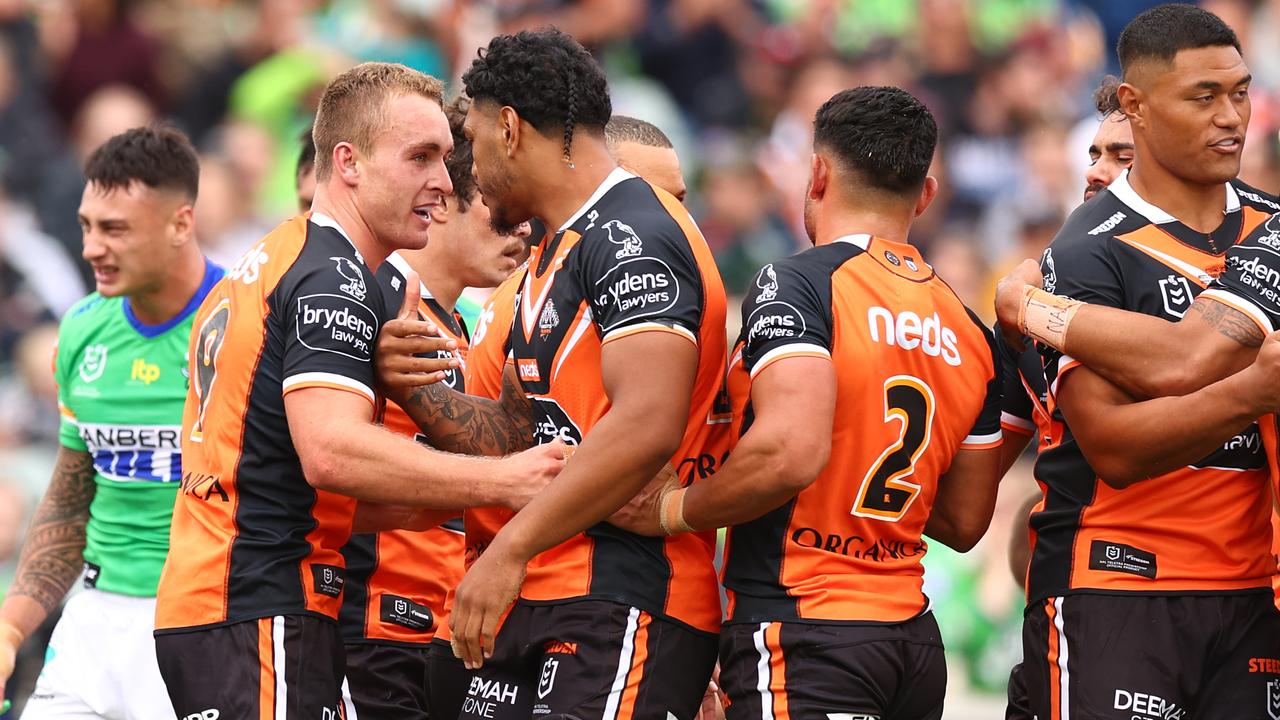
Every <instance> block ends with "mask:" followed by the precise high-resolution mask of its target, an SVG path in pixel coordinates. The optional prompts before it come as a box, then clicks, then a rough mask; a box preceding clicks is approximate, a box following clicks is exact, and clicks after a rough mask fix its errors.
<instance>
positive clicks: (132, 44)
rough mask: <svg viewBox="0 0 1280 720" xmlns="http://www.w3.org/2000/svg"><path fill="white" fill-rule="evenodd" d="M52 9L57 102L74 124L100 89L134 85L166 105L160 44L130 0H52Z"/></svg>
mask: <svg viewBox="0 0 1280 720" xmlns="http://www.w3.org/2000/svg"><path fill="white" fill-rule="evenodd" d="M46 1H47V2H48V3H49V4H50V6H51V9H50V12H57V13H58V15H57V16H55V17H53V18H49V19H48V23H49V24H48V25H46V28H47V32H46V44H45V51H46V52H47V53H48V55H49V57H50V59H51V60H52V66H53V68H54V72H53V88H52V93H51V95H52V97H53V107H54V109H55V110H56V111H57V113H58V115H59V117H61V118H62V120H63V122H66V123H69V122H70V121H71V119H72V118H74V117H75V116H76V115H77V114H78V113H79V112H80V107H81V105H83V104H84V102H85V101H86V100H88V98H89V97H90V96H91V95H93V93H94V91H96V90H98V89H100V88H103V87H106V86H108V85H116V84H121V85H128V86H130V87H133V88H135V89H137V90H138V91H140V92H141V93H143V94H144V95H145V96H146V97H147V98H148V99H149V100H150V101H151V104H152V105H154V106H156V107H159V108H164V107H165V106H166V99H167V94H166V93H165V91H164V88H163V87H161V83H160V77H159V75H158V62H159V59H160V43H159V41H158V40H157V39H156V38H153V37H152V36H151V35H149V34H147V33H146V32H144V31H143V30H142V29H140V28H139V27H138V26H137V25H136V24H135V23H134V20H133V17H132V16H131V14H130V10H131V9H132V6H133V2H131V1H130V0H74V2H70V1H69V0H46Z"/></svg>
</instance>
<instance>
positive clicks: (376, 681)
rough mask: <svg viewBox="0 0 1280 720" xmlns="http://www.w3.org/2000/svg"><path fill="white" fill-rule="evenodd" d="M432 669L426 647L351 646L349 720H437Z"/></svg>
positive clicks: (345, 703) (345, 699)
mask: <svg viewBox="0 0 1280 720" xmlns="http://www.w3.org/2000/svg"><path fill="white" fill-rule="evenodd" d="M428 667H429V663H428V660H427V646H425V645H423V646H419V647H411V646H407V645H389V644H388V645H382V644H376V643H347V682H346V686H345V687H344V688H343V690H344V692H343V698H342V699H343V707H344V708H345V710H346V718H347V720H376V719H377V718H398V719H399V718H403V719H404V720H436V718H435V716H433V715H431V713H430V711H429V705H428V697H427V682H428V678H427V670H428ZM455 717H456V716H455ZM450 720H453V719H452V718H451V719H450Z"/></svg>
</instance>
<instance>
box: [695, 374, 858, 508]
mask: <svg viewBox="0 0 1280 720" xmlns="http://www.w3.org/2000/svg"><path fill="white" fill-rule="evenodd" d="M751 405H752V409H753V410H754V411H755V419H754V420H753V421H752V423H751V427H750V429H748V430H747V432H746V434H744V435H743V436H742V439H741V440H740V441H739V442H738V444H737V446H735V448H734V450H733V452H732V453H731V454H730V455H729V459H728V460H726V461H725V464H724V466H723V467H722V468H721V469H720V470H719V471H718V472H717V473H716V474H715V475H712V476H711V477H709V478H706V479H704V480H700V481H698V482H696V483H694V484H693V485H691V486H689V489H688V490H686V491H685V493H684V519H685V522H687V523H688V524H689V525H690V526H692V527H694V528H696V529H710V528H720V527H728V526H731V525H739V524H741V523H744V522H747V521H750V520H754V519H756V518H758V517H760V516H761V515H764V514H765V513H767V512H769V511H770V510H773V509H774V508H777V507H779V506H780V505H782V504H783V503H785V502H786V501H787V500H790V499H791V498H793V497H795V496H796V495H797V494H799V493H800V491H801V490H804V489H805V488H807V487H809V485H811V484H813V481H814V480H815V479H817V477H818V474H819V473H820V472H822V468H824V467H826V464H827V460H828V458H829V457H830V455H831V427H832V424H833V422H834V419H835V410H836V375H835V368H834V366H833V365H832V364H831V361H830V360H828V359H826V358H816V357H789V358H783V359H781V360H778V361H777V362H774V363H772V364H770V365H768V366H766V367H765V368H764V369H763V370H761V371H760V373H759V374H758V375H757V376H756V377H755V379H754V380H752V382H751Z"/></svg>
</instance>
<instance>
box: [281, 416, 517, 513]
mask: <svg viewBox="0 0 1280 720" xmlns="http://www.w3.org/2000/svg"><path fill="white" fill-rule="evenodd" d="M317 445H319V446H321V447H323V448H324V450H323V451H321V452H317V453H316V455H315V457H307V458H304V463H303V468H304V471H305V472H306V473H307V479H308V481H310V482H311V483H312V485H315V486H316V487H319V488H321V489H324V490H328V491H331V492H336V493H340V494H342V495H347V496H350V497H353V498H356V499H357V500H363V501H368V502H373V503H382V504H386V505H405V506H410V507H419V508H424V507H425V508H435V509H440V510H460V509H462V508H467V507H481V506H503V507H505V506H506V505H507V503H508V501H509V500H510V498H511V495H512V492H511V490H512V486H511V479H510V478H509V477H508V476H509V473H508V472H507V471H506V468H505V467H504V463H503V461H501V460H498V459H496V458H484V457H469V456H464V455H455V454H451V453H446V452H438V451H435V450H432V449H430V448H427V447H424V446H423V445H421V444H420V443H416V442H414V441H412V440H410V439H409V438H406V437H401V436H399V435H396V434H394V433H392V432H390V431H388V430H386V429H384V428H381V427H378V426H376V425H372V424H368V423H362V424H358V425H355V426H352V425H345V426H340V427H335V429H334V430H333V431H331V432H329V433H327V434H326V435H325V436H324V437H322V438H320V439H318V442H317Z"/></svg>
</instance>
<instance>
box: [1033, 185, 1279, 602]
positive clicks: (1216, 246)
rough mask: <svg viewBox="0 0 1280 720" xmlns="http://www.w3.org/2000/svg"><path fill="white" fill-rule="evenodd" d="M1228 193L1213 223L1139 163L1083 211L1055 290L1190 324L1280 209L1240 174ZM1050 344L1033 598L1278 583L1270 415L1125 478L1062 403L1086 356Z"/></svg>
mask: <svg viewBox="0 0 1280 720" xmlns="http://www.w3.org/2000/svg"><path fill="white" fill-rule="evenodd" d="M1224 190H1225V195H1226V201H1225V206H1224V216H1223V221H1222V224H1221V226H1220V227H1218V228H1217V229H1216V230H1214V231H1213V232H1212V233H1209V234H1205V233H1201V232H1197V231H1195V230H1192V229H1191V228H1189V227H1187V226H1186V225H1184V224H1182V223H1181V222H1179V221H1178V220H1176V219H1175V218H1173V217H1172V216H1170V215H1169V214H1168V213H1166V212H1165V211H1163V210H1161V209H1160V208H1158V207H1156V206H1154V205H1152V204H1150V203H1148V202H1147V201H1145V200H1144V199H1143V198H1142V197H1140V196H1139V195H1138V193H1137V192H1136V191H1135V190H1134V189H1133V187H1132V186H1131V185H1130V184H1129V182H1128V173H1127V172H1126V173H1125V174H1124V175H1121V176H1120V177H1119V178H1117V179H1116V181H1115V182H1114V183H1112V185H1111V186H1110V187H1109V188H1107V189H1106V190H1103V191H1102V192H1100V193H1098V195H1097V196H1095V197H1094V198H1093V199H1092V200H1090V201H1089V202H1087V203H1085V204H1084V205H1082V206H1081V207H1080V208H1079V209H1077V210H1076V211H1075V212H1074V213H1073V214H1072V215H1071V217H1070V218H1069V219H1068V220H1067V223H1066V225H1065V226H1064V227H1063V228H1062V230H1061V231H1060V232H1059V233H1058V236H1057V237H1056V238H1055V239H1054V241H1053V244H1052V245H1051V246H1050V247H1049V249H1048V250H1046V251H1045V255H1044V257H1043V259H1042V262H1041V270H1042V271H1043V272H1044V275H1045V289H1046V290H1048V291H1050V292H1054V293H1057V294H1059V295H1065V296H1067V297H1071V298H1075V299H1077V300H1081V301H1084V302H1089V303H1094V304H1099V305H1106V306H1109V307H1116V308H1120V309H1123V310H1130V311H1135V312H1142V313H1146V314H1148V315H1154V316H1156V317H1161V318H1165V319H1167V320H1170V321H1175V322H1176V321H1177V320H1179V319H1180V318H1181V317H1182V316H1183V314H1184V313H1185V312H1186V310H1187V309H1188V308H1190V306H1191V303H1192V302H1193V301H1194V299H1195V298H1196V297H1197V296H1198V295H1199V294H1200V292H1201V291H1202V290H1204V289H1205V287H1206V286H1208V285H1209V284H1210V283H1211V282H1212V281H1213V279H1214V278H1215V277H1217V276H1219V275H1220V274H1222V272H1223V270H1224V269H1225V268H1227V267H1228V261H1227V259H1226V258H1227V257H1228V256H1229V253H1234V252H1236V251H1235V250H1233V248H1234V246H1236V245H1237V244H1238V243H1240V241H1241V240H1242V239H1243V238H1244V237H1245V236H1246V235H1248V234H1249V233H1250V232H1251V231H1253V230H1254V229H1256V228H1258V227H1259V226H1260V225H1261V224H1262V223H1263V222H1264V221H1265V220H1266V219H1267V217H1268V215H1269V213H1270V212H1274V211H1275V209H1276V205H1275V203H1274V200H1273V199H1272V198H1270V197H1269V196H1266V195H1265V194H1263V193H1260V192H1258V191H1257V190H1254V189H1253V188H1250V187H1249V186H1247V185H1244V184H1243V183H1240V182H1238V181H1232V182H1231V183H1227V184H1225V186H1224ZM1042 352H1043V354H1044V374H1045V378H1046V380H1047V382H1048V386H1049V403H1048V406H1049V410H1050V412H1051V413H1052V415H1051V423H1050V427H1049V442H1048V443H1046V444H1045V445H1043V446H1042V449H1041V453H1040V455H1039V457H1038V458H1037V460H1036V466H1035V474H1036V480H1037V481H1038V482H1039V483H1040V484H1041V487H1042V489H1043V490H1044V493H1045V498H1044V501H1043V505H1042V507H1041V508H1040V509H1039V510H1038V511H1037V512H1035V513H1033V514H1032V516H1031V529H1032V540H1033V544H1032V555H1031V567H1030V570H1029V572H1028V584H1027V597H1028V601H1029V603H1035V602H1036V601H1039V600H1043V599H1045V598H1047V597H1056V596H1061V595H1066V594H1070V593H1074V592H1110V593H1115V592H1122V593H1129V592H1137V593H1141V592H1175V593H1185V592H1213V593H1221V592H1232V591H1251V590H1255V589H1258V588H1266V587H1269V586H1270V584H1271V576H1272V575H1273V574H1274V573H1275V569H1276V568H1275V563H1274V561H1273V560H1272V556H1271V527H1270V523H1271V499H1270V497H1271V493H1270V492H1269V490H1268V478H1269V471H1268V468H1267V462H1266V454H1265V452H1264V449H1263V443H1262V438H1261V436H1260V433H1259V430H1258V426H1257V424H1253V425H1250V426H1249V427H1248V428H1246V429H1245V430H1244V431H1242V432H1241V433H1239V434H1238V435H1236V436H1235V437H1234V438H1232V439H1231V440H1229V441H1228V442H1227V443H1225V444H1224V445H1223V446H1222V447H1221V448H1219V449H1218V450H1217V451H1215V452H1214V453H1212V454H1211V455H1209V456H1208V457H1206V458H1204V459H1202V460H1200V461H1198V462H1196V463H1193V464H1191V465H1188V466H1187V467H1184V468H1181V469H1178V470H1175V471H1173V472H1170V473H1166V474H1164V475H1161V476H1158V477H1154V478H1149V479H1146V480H1143V481H1141V482H1138V483H1135V484H1133V485H1131V486H1129V487H1127V488H1125V489H1123V490H1117V489H1114V488H1112V487H1111V486H1109V485H1107V484H1106V483H1105V482H1103V481H1102V480H1101V479H1100V478H1099V477H1098V475H1097V473H1096V472H1095V471H1094V470H1093V468H1092V467H1090V465H1089V463H1088V461H1087V460H1086V459H1085V456H1084V454H1083V452H1082V451H1081V450H1080V447H1079V445H1078V443H1077V442H1076V440H1075V438H1074V436H1073V434H1072V432H1071V427H1070V425H1069V424H1067V423H1066V422H1065V419H1064V418H1063V415H1062V412H1061V410H1060V408H1059V407H1058V404H1057V393H1058V386H1059V383H1061V381H1062V379H1063V377H1064V376H1066V375H1067V374H1068V373H1069V372H1071V371H1072V370H1073V369H1075V368H1076V367H1078V365H1079V363H1078V361H1076V360H1074V359H1073V358H1071V357H1070V356H1066V355H1062V354H1061V353H1058V352H1056V351H1052V350H1048V349H1044V348H1042Z"/></svg>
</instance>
